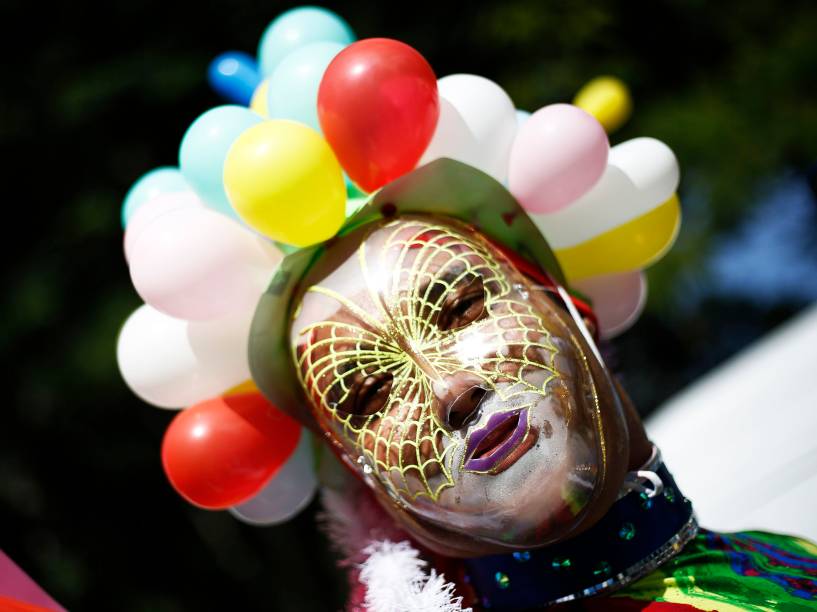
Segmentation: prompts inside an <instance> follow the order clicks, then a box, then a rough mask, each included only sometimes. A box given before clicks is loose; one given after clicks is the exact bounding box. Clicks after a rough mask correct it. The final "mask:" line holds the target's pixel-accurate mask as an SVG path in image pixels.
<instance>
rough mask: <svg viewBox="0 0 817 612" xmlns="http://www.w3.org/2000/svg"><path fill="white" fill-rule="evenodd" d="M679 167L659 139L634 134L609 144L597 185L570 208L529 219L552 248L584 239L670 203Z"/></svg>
mask: <svg viewBox="0 0 817 612" xmlns="http://www.w3.org/2000/svg"><path fill="white" fill-rule="evenodd" d="M679 178H680V171H679V169H678V160H677V159H675V155H674V154H673V153H672V150H670V148H669V147H668V146H667V145H665V144H664V143H663V142H661V141H660V140H656V139H655V138H635V139H633V140H628V141H627V142H623V143H621V144H619V145H616V146H615V147H613V148H612V149H610V155H609V158H608V163H607V168H606V170H605V171H604V174H603V175H602V177H601V179H600V180H599V181H598V183H596V185H595V186H594V187H593V188H592V189H591V190H590V191H588V192H587V193H586V194H584V195H583V196H582V197H581V198H579V199H578V200H576V201H575V202H573V204H571V205H570V206H568V207H567V208H563V209H562V210H559V211H557V212H555V213H551V214H545V215H537V214H532V215H531V219H533V222H534V223H535V224H536V225H537V226H538V227H539V229H540V230H541V231H542V233H543V234H544V235H545V237H546V238H547V239H548V242H549V243H550V245H551V247H553V248H554V249H563V248H566V247H571V246H574V245H577V244H581V243H582V242H585V241H587V240H590V239H591V238H593V237H595V236H598V235H600V234H603V233H605V232H607V231H610V230H611V229H614V228H616V227H618V226H620V225H622V224H623V223H627V222H628V221H632V220H633V219H635V218H637V217H639V216H641V215H643V214H645V213H647V212H649V211H650V210H653V209H655V208H656V207H657V206H660V205H661V204H663V203H664V202H666V201H667V200H668V199H669V198H670V197H672V194H673V193H675V190H676V189H677V188H678V181H679Z"/></svg>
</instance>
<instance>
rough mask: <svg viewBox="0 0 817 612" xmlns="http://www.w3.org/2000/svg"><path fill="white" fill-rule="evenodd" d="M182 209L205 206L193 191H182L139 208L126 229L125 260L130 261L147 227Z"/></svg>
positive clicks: (166, 195)
mask: <svg viewBox="0 0 817 612" xmlns="http://www.w3.org/2000/svg"><path fill="white" fill-rule="evenodd" d="M182 208H204V204H203V203H202V201H201V200H200V199H199V197H198V196H197V195H196V194H195V193H193V192H192V191H186V192H185V191H180V192H177V193H163V194H161V195H158V196H156V197H155V198H153V199H151V200H149V201H148V202H145V203H144V204H142V206H140V207H139V208H137V209H136V212H135V213H133V216H132V217H131V219H130V221H129V222H128V227H126V228H125V241H124V243H125V244H124V246H125V260H126V261H130V252H131V250H132V249H133V244H134V242H136V239H137V237H138V236H139V235H141V233H142V231H143V230H144V229H145V228H146V227H149V226H150V224H151V223H153V221H154V220H156V219H158V218H159V217H161V216H163V215H165V214H167V213H169V212H173V211H175V210H179V209H182Z"/></svg>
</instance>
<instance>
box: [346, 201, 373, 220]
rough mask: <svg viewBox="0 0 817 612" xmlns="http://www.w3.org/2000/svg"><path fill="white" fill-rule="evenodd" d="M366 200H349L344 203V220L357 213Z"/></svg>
mask: <svg viewBox="0 0 817 612" xmlns="http://www.w3.org/2000/svg"><path fill="white" fill-rule="evenodd" d="M368 201H369V200H368V198H349V199H348V200H347V201H346V218H347V219H348V218H349V217H351V216H352V215H354V214H355V213H356V212H357V211H359V210H360V209H361V208H363V207H364V206H365V205H366V202H368Z"/></svg>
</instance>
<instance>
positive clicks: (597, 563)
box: [464, 449, 698, 610]
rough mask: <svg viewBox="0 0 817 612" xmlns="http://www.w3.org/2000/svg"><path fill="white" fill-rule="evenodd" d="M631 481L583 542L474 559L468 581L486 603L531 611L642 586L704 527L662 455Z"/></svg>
mask: <svg viewBox="0 0 817 612" xmlns="http://www.w3.org/2000/svg"><path fill="white" fill-rule="evenodd" d="M631 475H633V478H632V479H629V478H628V481H625V487H626V490H625V492H623V494H622V496H621V497H619V499H618V500H617V501H616V502H615V503H614V504H613V506H612V507H611V508H610V510H609V512H607V514H605V515H604V517H603V518H602V519H601V520H600V521H599V522H598V523H597V524H596V525H594V526H593V527H592V528H590V529H589V530H587V531H585V532H584V533H582V534H580V535H578V536H576V537H575V538H572V539H570V540H566V541H564V542H559V543H557V544H554V545H551V546H547V547H545V548H539V549H534V550H530V551H518V552H514V553H512V554H502V555H490V556H487V557H480V558H476V559H469V560H467V561H466V562H465V576H464V579H465V581H466V582H467V583H469V584H470V586H471V587H472V588H473V589H474V591H475V592H476V594H477V596H478V598H479V603H480V604H481V605H482V606H483V607H484V608H486V609H498V610H527V609H531V608H541V607H544V606H548V605H552V604H557V603H563V602H567V601H571V600H574V599H579V598H582V597H589V596H591V595H596V594H600V593H605V592H609V591H613V590H615V589H618V588H621V587H623V586H625V585H627V584H629V583H631V582H634V581H635V580H637V579H639V578H641V577H643V576H645V575H646V574H648V573H650V572H651V571H653V570H654V569H656V568H657V567H658V566H660V565H662V564H663V563H665V562H666V561H668V560H669V559H671V558H672V557H673V556H675V555H676V554H677V553H679V552H680V551H681V549H682V548H683V547H684V546H685V545H686V544H687V543H688V542H689V541H690V540H692V539H693V538H694V537H695V535H696V534H697V532H698V523H697V521H696V520H695V516H694V513H693V510H692V504H691V503H690V501H689V500H688V499H686V498H685V497H684V496H683V495H682V494H681V492H680V491H679V490H678V487H677V485H676V484H675V481H674V479H673V478H672V474H670V473H669V471H668V470H667V468H666V467H665V466H664V463H663V461H662V460H661V457H660V454H659V453H658V452H657V449H656V450H654V452H653V456H652V458H651V460H650V462H648V464H647V465H645V466H644V467H643V468H642V470H639V471H638V472H632V473H631ZM639 480H647V481H649V482H651V483H652V485H653V486H652V487H651V488H650V487H646V486H644V485H640V484H639V482H638V481H639Z"/></svg>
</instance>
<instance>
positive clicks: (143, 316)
mask: <svg viewBox="0 0 817 612" xmlns="http://www.w3.org/2000/svg"><path fill="white" fill-rule="evenodd" d="M253 314H254V310H249V311H248V312H244V313H239V314H236V315H234V316H231V317H225V318H223V319H216V320H214V321H206V322H199V323H191V322H189V321H184V320H182V319H175V318H173V317H169V316H167V315H166V314H164V313H161V312H159V311H158V310H156V309H155V308H152V307H151V306H148V305H147V304H144V305H142V306H140V307H139V308H137V309H136V310H135V311H134V312H133V314H131V315H130V317H128V320H127V321H125V324H124V325H123V326H122V329H121V331H120V332H119V339H118V340H117V347H116V359H117V362H118V364H119V371H120V372H121V374H122V378H124V379H125V382H126V383H127V385H128V387H130V389H131V390H132V391H133V392H134V393H135V394H136V395H138V396H139V397H140V398H142V400H144V401H145V402H147V403H149V404H152V405H154V406H157V407H159V408H181V407H183V406H189V405H191V404H195V403H196V402H199V401H202V400H205V399H207V398H210V397H213V396H214V395H218V394H220V393H223V392H224V391H225V390H227V389H230V388H231V387H235V386H236V385H238V384H239V383H241V382H243V381H245V380H247V379H248V378H250V366H249V362H248V359H247V338H248V337H249V334H250V323H251V322H252V316H253Z"/></svg>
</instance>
